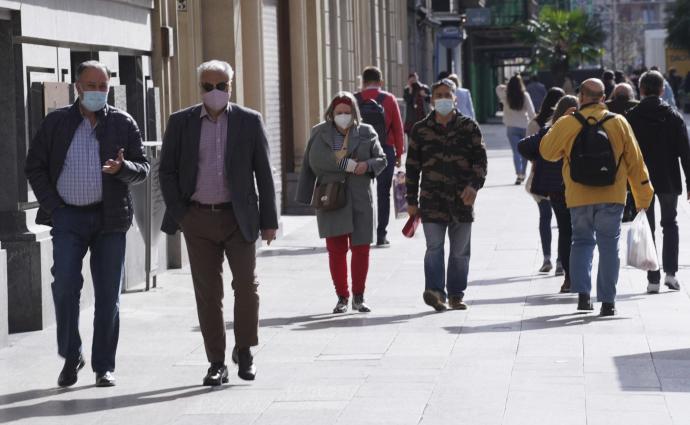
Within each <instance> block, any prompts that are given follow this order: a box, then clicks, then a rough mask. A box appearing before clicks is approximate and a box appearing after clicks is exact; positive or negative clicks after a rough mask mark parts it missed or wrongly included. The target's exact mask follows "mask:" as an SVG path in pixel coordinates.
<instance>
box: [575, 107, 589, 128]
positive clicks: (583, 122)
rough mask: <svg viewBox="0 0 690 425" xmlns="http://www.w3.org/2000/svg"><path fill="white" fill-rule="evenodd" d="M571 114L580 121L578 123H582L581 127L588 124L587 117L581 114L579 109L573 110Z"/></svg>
mask: <svg viewBox="0 0 690 425" xmlns="http://www.w3.org/2000/svg"><path fill="white" fill-rule="evenodd" d="M573 116H574V117H575V118H576V119H577V120H578V121H579V122H580V124H582V126H583V127H584V126H586V125H589V123H588V122H587V118H585V116H584V115H582V114H581V113H580V112H579V111H577V112H575V113H574V114H573Z"/></svg>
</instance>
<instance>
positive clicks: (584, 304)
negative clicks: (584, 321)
mask: <svg viewBox="0 0 690 425" xmlns="http://www.w3.org/2000/svg"><path fill="white" fill-rule="evenodd" d="M577 309H578V310H583V311H592V310H594V306H593V305H592V300H591V298H590V297H589V294H584V293H580V294H578V297H577Z"/></svg>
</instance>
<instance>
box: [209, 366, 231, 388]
mask: <svg viewBox="0 0 690 425" xmlns="http://www.w3.org/2000/svg"><path fill="white" fill-rule="evenodd" d="M229 381H230V379H228V367H227V366H225V365H224V364H223V363H211V367H209V368H208V373H206V376H205V377H204V386H207V387H217V386H218V385H220V384H227V383H228V382H229Z"/></svg>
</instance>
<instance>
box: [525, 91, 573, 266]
mask: <svg viewBox="0 0 690 425" xmlns="http://www.w3.org/2000/svg"><path fill="white" fill-rule="evenodd" d="M563 96H565V92H564V91H563V89H561V88H559V87H551V88H550V89H549V91H548V92H547V94H546V97H545V98H544V101H543V103H542V107H541V110H540V111H539V114H537V116H536V117H534V119H533V120H531V121H530V122H529V125H528V126H527V134H528V135H534V134H537V133H539V132H540V130H542V129H543V128H544V127H546V125H547V123H548V122H549V121H550V120H551V116H552V115H553V110H554V108H555V106H556V103H558V101H559V100H560V99H561V98H562V97H563ZM523 140H524V139H523ZM518 151H520V154H521V155H522V156H523V157H525V158H527V159H528V160H530V161H532V167H531V169H530V175H529V177H528V178H527V182H526V185H525V186H526V188H527V192H528V193H530V194H531V195H532V197H533V198H534V200H535V201H536V202H537V207H538V208H539V238H540V239H541V251H542V255H543V256H544V261H543V263H542V266H541V267H540V268H539V273H548V272H550V271H551V269H553V263H552V262H551V217H552V214H551V202H549V198H548V193H546V192H545V191H537V190H534V188H533V185H534V184H535V182H534V179H535V176H536V175H537V174H541V173H542V170H543V169H544V161H543V159H541V158H539V160H537V158H536V157H535V155H532V156H531V158H530V157H528V156H526V155H525V154H524V153H523V152H522V150H521V149H520V146H519V145H518ZM557 263H558V264H557V265H558V267H559V268H560V269H561V270H558V271H557V274H559V275H560V274H562V273H563V269H562V265H561V262H560V257H559V261H557Z"/></svg>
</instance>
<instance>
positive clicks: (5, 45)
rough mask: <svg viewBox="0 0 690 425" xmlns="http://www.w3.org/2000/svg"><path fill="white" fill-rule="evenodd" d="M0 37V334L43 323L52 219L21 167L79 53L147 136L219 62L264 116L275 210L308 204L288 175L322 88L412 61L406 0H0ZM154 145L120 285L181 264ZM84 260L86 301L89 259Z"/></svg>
mask: <svg viewBox="0 0 690 425" xmlns="http://www.w3.org/2000/svg"><path fill="white" fill-rule="evenodd" d="M0 48H1V50H0V85H1V87H2V90H0V107H1V108H2V110H3V115H2V117H3V123H2V124H3V125H2V126H0V170H2V171H1V172H2V177H3V185H0V244H1V248H2V249H0V316H1V318H0V345H2V344H4V343H6V341H7V338H6V335H7V330H9V332H10V333H15V332H24V331H30V330H38V329H42V328H43V327H45V326H47V325H49V324H51V323H52V322H53V321H54V312H53V307H52V305H53V303H52V297H51V291H50V283H51V281H52V276H51V273H50V267H51V265H52V244H51V240H50V228H48V227H45V226H38V225H35V224H34V219H35V216H36V212H37V209H38V208H37V207H38V204H37V202H36V199H35V196H34V195H33V192H32V190H31V187H30V186H29V185H28V183H27V181H26V179H25V177H24V172H23V167H24V161H25V157H26V152H27V150H28V146H29V143H30V140H31V138H32V137H33V135H34V134H35V132H36V130H37V128H38V126H39V125H40V123H41V120H42V119H43V117H44V116H45V115H46V114H47V113H49V112H50V111H51V110H53V109H55V108H58V107H61V106H65V105H67V104H70V103H71V102H73V101H74V99H75V90H74V86H73V82H74V71H75V69H76V66H77V65H78V64H79V63H81V62H82V61H84V60H87V59H97V60H100V61H101V62H104V63H105V64H107V65H108V67H109V68H110V70H111V85H112V86H113V87H112V89H111V96H110V98H109V102H110V103H111V104H113V105H115V106H117V107H120V108H122V109H125V110H127V111H128V112H129V113H130V114H131V115H132V116H133V117H134V118H135V120H136V121H137V122H138V124H139V127H140V129H141V131H142V135H143V137H144V139H145V140H147V141H151V142H154V141H160V140H161V139H162V134H163V131H164V128H165V123H166V121H167V117H168V116H169V115H170V114H171V113H172V112H174V111H176V110H178V109H181V108H184V107H187V106H190V105H193V104H196V103H198V102H199V101H200V93H199V87H198V82H197V75H196V67H197V66H198V65H199V64H200V63H201V62H203V61H206V60H209V59H221V60H225V61H228V62H229V63H230V64H231V65H232V66H233V68H234V69H235V71H236V74H235V81H234V83H233V93H232V99H233V101H235V102H237V103H239V104H241V105H244V106H247V107H250V108H253V109H256V110H258V111H259V112H261V113H262V115H263V117H264V121H265V124H266V129H267V132H268V135H269V140H270V145H271V162H272V165H273V167H274V176H275V181H276V191H277V195H278V199H279V204H280V208H281V211H282V212H283V213H291V212H292V213H300V212H308V210H307V209H305V208H304V207H302V206H298V205H294V203H293V202H292V201H291V200H292V198H293V196H294V193H293V192H294V185H295V181H296V175H297V174H296V173H297V172H298V171H299V169H300V167H301V164H302V156H303V153H304V150H305V147H306V143H307V141H308V138H309V134H310V129H311V127H312V126H314V125H315V124H317V123H318V122H320V121H321V120H322V116H323V112H324V110H325V108H326V106H327V104H328V102H329V101H330V99H331V98H332V96H333V95H334V94H335V93H336V92H338V91H340V90H348V91H356V90H359V89H360V88H361V81H360V74H361V71H362V69H363V68H364V67H365V66H368V65H376V66H378V67H380V68H381V69H382V71H383V73H384V79H385V88H386V89H387V90H389V91H391V92H392V93H394V94H396V95H397V96H399V97H401V96H402V91H403V89H404V87H405V85H406V83H407V73H408V71H409V69H410V68H411V66H410V65H409V63H410V62H409V60H408V52H409V49H408V1H407V0H372V1H366V2H365V1H359V0H0ZM426 54H427V53H426V52H425V53H424V54H423V55H421V56H420V58H423V59H420V62H424V61H426V59H424V58H427V56H426ZM423 66H427V65H423ZM155 152H156V151H155V149H154V148H152V149H151V151H150V158H149V159H150V160H151V161H152V170H151V178H150V179H149V180H150V181H151V185H150V186H146V185H139V186H136V187H135V188H134V190H133V191H134V198H135V199H134V204H135V223H134V226H133V228H132V229H131V230H130V231H129V232H128V240H127V259H126V264H125V268H126V279H125V282H124V287H125V289H132V288H133V287H135V286H139V285H141V284H142V282H144V281H147V279H148V277H149V274H148V273H149V272H154V271H158V272H160V271H162V270H165V269H167V268H175V267H180V266H181V265H182V264H183V263H184V262H185V252H186V250H185V249H184V247H183V244H182V242H181V238H180V235H179V234H178V235H176V236H172V237H168V236H161V235H160V234H159V233H158V232H157V227H158V225H159V222H158V220H160V215H161V214H160V213H161V212H162V209H163V205H162V200H161V199H160V196H157V192H156V190H157V164H156V153H155ZM144 206H146V207H147V208H144ZM5 252H6V254H7V255H6V257H7V260H5ZM144 252H146V253H147V254H146V255H144ZM147 256H148V257H147ZM149 257H150V258H149ZM145 258H149V259H148V260H145ZM84 264H85V266H84V271H83V272H84V278H85V282H84V291H83V292H84V294H83V297H82V299H83V303H82V305H84V306H87V305H89V304H90V303H91V299H92V294H91V289H90V288H91V282H90V271H89V268H88V257H87V259H86V261H85V263H84ZM154 269H155V270H154ZM5 271H6V273H5ZM5 275H6V276H7V278H6V279H5Z"/></svg>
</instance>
